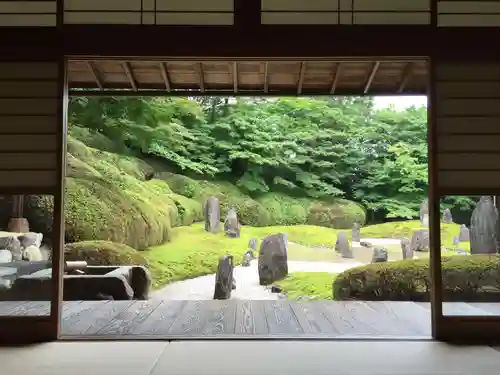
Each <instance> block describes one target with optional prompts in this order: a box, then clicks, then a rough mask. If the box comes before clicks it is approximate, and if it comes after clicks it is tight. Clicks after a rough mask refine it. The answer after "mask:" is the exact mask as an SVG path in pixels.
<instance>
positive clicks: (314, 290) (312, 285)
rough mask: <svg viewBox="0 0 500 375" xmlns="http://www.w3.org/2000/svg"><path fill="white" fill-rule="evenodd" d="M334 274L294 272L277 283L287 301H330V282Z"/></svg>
mask: <svg viewBox="0 0 500 375" xmlns="http://www.w3.org/2000/svg"><path fill="white" fill-rule="evenodd" d="M335 276H336V275H335V274H331V273H327V272H295V273H291V274H289V275H288V276H287V277H286V278H285V279H283V280H281V281H279V282H278V284H279V286H281V287H282V288H283V290H284V291H285V292H286V294H287V297H288V299H293V300H297V299H299V298H304V297H305V300H331V299H332V280H333V279H334V278H335Z"/></svg>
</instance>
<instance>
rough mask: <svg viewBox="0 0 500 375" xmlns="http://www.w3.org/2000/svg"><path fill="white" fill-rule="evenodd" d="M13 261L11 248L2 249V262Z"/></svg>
mask: <svg viewBox="0 0 500 375" xmlns="http://www.w3.org/2000/svg"><path fill="white" fill-rule="evenodd" d="M10 262H12V253H11V252H10V250H6V249H3V250H0V263H10Z"/></svg>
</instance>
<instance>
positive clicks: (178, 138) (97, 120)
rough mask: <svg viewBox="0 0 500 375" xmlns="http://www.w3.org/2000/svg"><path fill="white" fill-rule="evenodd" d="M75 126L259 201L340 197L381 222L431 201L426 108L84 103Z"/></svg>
mask: <svg viewBox="0 0 500 375" xmlns="http://www.w3.org/2000/svg"><path fill="white" fill-rule="evenodd" d="M70 121H71V123H72V124H73V125H74V126H83V127H87V128H90V129H91V130H93V131H95V132H98V133H101V134H104V135H106V136H107V137H109V138H111V139H113V140H116V142H117V143H121V144H123V145H126V146H127V147H128V148H130V149H132V150H134V151H136V152H137V153H140V154H143V155H148V156H154V157H157V158H161V159H163V160H164V161H165V162H168V164H169V165H170V166H171V167H172V168H173V169H175V170H176V172H178V173H183V174H189V175H191V176H203V178H214V179H222V180H229V181H231V182H234V183H235V184H236V185H238V186H239V187H240V188H241V189H242V190H244V191H246V192H248V193H250V194H251V195H254V196H258V195H259V194H263V193H266V192H270V191H276V192H280V193H286V194H288V195H290V196H294V197H307V196H309V197H314V198H318V199H325V200H327V199H329V198H333V197H343V198H347V199H351V200H354V201H357V202H360V203H361V204H363V205H364V206H365V207H366V208H367V210H368V211H369V212H371V213H372V214H373V215H376V216H377V217H379V218H383V217H387V218H411V217H415V216H418V210H419V207H420V204H421V202H422V200H423V199H424V198H425V197H426V196H427V111H426V108H425V107H411V108H408V109H406V110H396V109H394V108H387V109H376V108H374V106H373V99H372V98H368V97H314V98H311V97H301V98H261V97H256V98H223V97H203V98H177V97H170V98H143V97H138V98H119V97H111V98H94V97H92V98H90V97H80V98H74V99H72V101H71V103H70ZM448 203H453V204H455V205H459V206H460V207H462V208H464V209H466V208H468V207H469V205H470V203H471V201H470V199H468V198H461V199H458V198H455V199H453V198H448Z"/></svg>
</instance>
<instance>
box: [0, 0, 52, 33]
mask: <svg viewBox="0 0 500 375" xmlns="http://www.w3.org/2000/svg"><path fill="white" fill-rule="evenodd" d="M7 26H39V27H40V26H49V27H50V26H51V27H54V26H56V1H55V0H52V1H25V0H13V1H0V27H7Z"/></svg>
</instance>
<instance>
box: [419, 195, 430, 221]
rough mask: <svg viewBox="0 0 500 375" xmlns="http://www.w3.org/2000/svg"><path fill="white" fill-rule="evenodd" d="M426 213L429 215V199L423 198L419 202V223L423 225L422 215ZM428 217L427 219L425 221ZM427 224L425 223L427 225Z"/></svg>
mask: <svg viewBox="0 0 500 375" xmlns="http://www.w3.org/2000/svg"><path fill="white" fill-rule="evenodd" d="M425 215H427V217H429V200H428V199H424V201H423V202H422V203H421V204H420V223H421V224H422V226H424V216H425ZM428 220H429V219H427V222H429V221H428ZM428 225H429V224H427V226H428Z"/></svg>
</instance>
